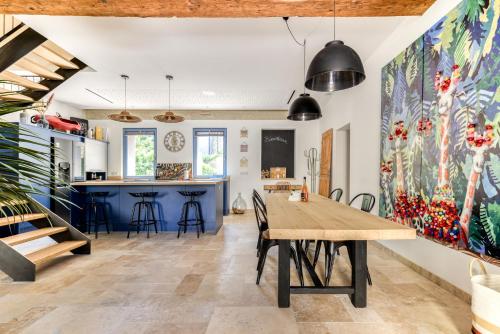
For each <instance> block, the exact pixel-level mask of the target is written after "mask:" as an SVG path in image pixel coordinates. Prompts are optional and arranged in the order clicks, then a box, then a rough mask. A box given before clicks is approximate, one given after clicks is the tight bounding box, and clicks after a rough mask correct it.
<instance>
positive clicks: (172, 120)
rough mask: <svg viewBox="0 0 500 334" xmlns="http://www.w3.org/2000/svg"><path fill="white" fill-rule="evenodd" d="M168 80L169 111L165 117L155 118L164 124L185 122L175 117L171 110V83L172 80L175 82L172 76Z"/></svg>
mask: <svg viewBox="0 0 500 334" xmlns="http://www.w3.org/2000/svg"><path fill="white" fill-rule="evenodd" d="M166 78H167V80H168V111H167V112H165V114H163V115H156V116H154V117H153V118H154V119H155V120H156V121H158V122H163V123H180V122H182V121H184V117H182V116H178V115H175V114H174V113H173V112H172V111H171V110H170V83H171V82H172V80H174V77H173V76H171V75H170V74H167V75H166Z"/></svg>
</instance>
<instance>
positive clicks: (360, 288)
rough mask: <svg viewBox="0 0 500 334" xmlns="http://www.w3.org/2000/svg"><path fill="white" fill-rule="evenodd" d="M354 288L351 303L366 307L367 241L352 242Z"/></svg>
mask: <svg viewBox="0 0 500 334" xmlns="http://www.w3.org/2000/svg"><path fill="white" fill-rule="evenodd" d="M349 247H350V248H351V249H350V250H351V267H352V287H353V288H354V293H353V294H352V295H351V302H352V304H353V305H354V307H366V269H367V263H366V240H356V241H352V242H350V245H349Z"/></svg>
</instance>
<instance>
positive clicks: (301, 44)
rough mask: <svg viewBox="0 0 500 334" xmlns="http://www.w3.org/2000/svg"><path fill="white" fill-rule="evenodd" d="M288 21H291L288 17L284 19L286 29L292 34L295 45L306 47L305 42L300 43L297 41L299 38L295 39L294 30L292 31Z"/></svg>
mask: <svg viewBox="0 0 500 334" xmlns="http://www.w3.org/2000/svg"><path fill="white" fill-rule="evenodd" d="M288 19H289V17H288V16H285V17H283V20H284V21H285V24H286V27H287V29H288V32H289V33H290V36H292V38H293V40H294V41H295V43H297V44H298V45H299V46H305V42H304V43H300V42H299V41H298V40H297V38H295V35H294V34H293V32H292V29H290V25H289V24H288Z"/></svg>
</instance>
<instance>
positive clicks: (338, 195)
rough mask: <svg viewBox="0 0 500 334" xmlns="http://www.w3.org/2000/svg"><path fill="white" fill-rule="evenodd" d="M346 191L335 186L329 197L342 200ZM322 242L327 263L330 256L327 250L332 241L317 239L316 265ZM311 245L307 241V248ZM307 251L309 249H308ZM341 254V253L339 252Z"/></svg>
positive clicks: (338, 200) (314, 263) (314, 261)
mask: <svg viewBox="0 0 500 334" xmlns="http://www.w3.org/2000/svg"><path fill="white" fill-rule="evenodd" d="M343 193H344V191H343V190H342V189H341V188H335V189H333V190H332V192H331V193H330V195H329V196H328V198H330V199H333V200H334V201H336V202H340V199H341V198H342V194H343ZM321 244H323V247H324V248H325V264H326V263H327V259H326V257H327V256H328V254H329V253H328V252H327V250H328V249H330V248H331V242H329V241H327V240H317V241H316V249H315V250H314V258H313V266H314V267H316V263H317V262H318V259H319V254H320V252H321ZM308 247H309V243H308V242H306V249H307V248H308ZM306 252H307V251H306ZM337 254H338V255H340V253H337ZM325 272H327V270H326V267H325Z"/></svg>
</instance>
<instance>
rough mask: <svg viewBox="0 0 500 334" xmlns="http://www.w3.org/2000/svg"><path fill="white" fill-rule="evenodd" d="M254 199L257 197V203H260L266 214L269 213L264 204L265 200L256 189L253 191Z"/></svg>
mask: <svg viewBox="0 0 500 334" xmlns="http://www.w3.org/2000/svg"><path fill="white" fill-rule="evenodd" d="M253 197H255V199H256V200H257V201H259V204H260V206H261V207H262V208H263V209H264V212H267V208H266V204H265V203H264V200H263V199H262V197H260V194H259V193H258V191H257V190H255V189H254V190H253Z"/></svg>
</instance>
